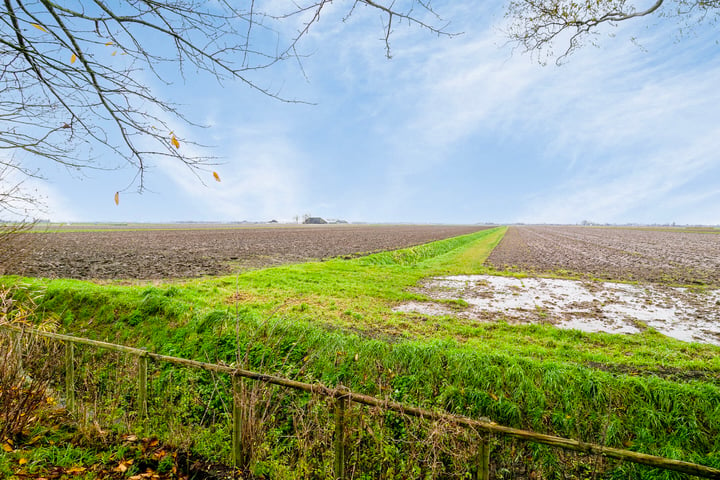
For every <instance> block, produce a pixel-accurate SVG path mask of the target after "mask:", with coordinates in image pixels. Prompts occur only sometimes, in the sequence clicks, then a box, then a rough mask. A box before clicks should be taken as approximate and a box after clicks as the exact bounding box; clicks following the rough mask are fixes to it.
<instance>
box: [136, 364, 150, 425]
mask: <svg viewBox="0 0 720 480" xmlns="http://www.w3.org/2000/svg"><path fill="white" fill-rule="evenodd" d="M147 371H148V356H147V354H142V355H140V356H139V357H138V408H139V410H140V418H142V419H145V418H147V416H148V411H147Z"/></svg>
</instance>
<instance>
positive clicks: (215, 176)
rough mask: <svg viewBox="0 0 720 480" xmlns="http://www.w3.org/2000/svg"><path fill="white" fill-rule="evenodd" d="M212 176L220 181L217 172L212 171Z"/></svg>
mask: <svg viewBox="0 0 720 480" xmlns="http://www.w3.org/2000/svg"><path fill="white" fill-rule="evenodd" d="M213 178H214V179H215V180H216V181H218V182H219V181H220V175H218V172H213Z"/></svg>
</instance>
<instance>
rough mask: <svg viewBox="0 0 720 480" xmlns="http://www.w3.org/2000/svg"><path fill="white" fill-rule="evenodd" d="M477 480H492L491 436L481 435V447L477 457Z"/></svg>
mask: <svg viewBox="0 0 720 480" xmlns="http://www.w3.org/2000/svg"><path fill="white" fill-rule="evenodd" d="M477 462H478V464H477V472H476V475H475V476H474V477H475V479H476V480H490V435H489V434H487V433H483V434H481V435H480V445H479V450H478V456H477Z"/></svg>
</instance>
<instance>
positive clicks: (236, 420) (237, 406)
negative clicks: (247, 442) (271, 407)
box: [232, 374, 242, 468]
mask: <svg viewBox="0 0 720 480" xmlns="http://www.w3.org/2000/svg"><path fill="white" fill-rule="evenodd" d="M241 387H242V379H241V378H240V377H239V376H238V375H235V374H233V376H232V396H233V414H232V417H233V428H232V443H233V445H232V447H233V448H232V451H233V465H234V466H235V468H240V467H241V461H242V434H241V429H242V405H241V403H240V396H241Z"/></svg>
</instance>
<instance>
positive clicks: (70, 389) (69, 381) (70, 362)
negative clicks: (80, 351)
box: [65, 341, 75, 412]
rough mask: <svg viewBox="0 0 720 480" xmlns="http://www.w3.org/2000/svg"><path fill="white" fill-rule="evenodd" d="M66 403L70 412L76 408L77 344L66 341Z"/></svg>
mask: <svg viewBox="0 0 720 480" xmlns="http://www.w3.org/2000/svg"><path fill="white" fill-rule="evenodd" d="M65 405H66V407H67V409H68V411H69V412H73V411H74V410H75V344H74V343H72V342H69V341H68V342H65Z"/></svg>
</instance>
